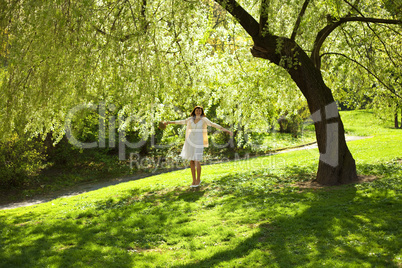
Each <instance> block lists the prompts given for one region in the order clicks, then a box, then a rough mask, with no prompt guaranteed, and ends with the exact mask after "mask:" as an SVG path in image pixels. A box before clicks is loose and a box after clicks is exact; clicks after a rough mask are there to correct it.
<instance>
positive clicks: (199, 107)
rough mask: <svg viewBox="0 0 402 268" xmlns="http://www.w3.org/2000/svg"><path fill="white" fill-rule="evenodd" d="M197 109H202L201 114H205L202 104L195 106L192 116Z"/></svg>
mask: <svg viewBox="0 0 402 268" xmlns="http://www.w3.org/2000/svg"><path fill="white" fill-rule="evenodd" d="M195 109H201V116H205V113H204V108H202V107H201V106H195V107H194V109H193V111H192V112H191V116H195Z"/></svg>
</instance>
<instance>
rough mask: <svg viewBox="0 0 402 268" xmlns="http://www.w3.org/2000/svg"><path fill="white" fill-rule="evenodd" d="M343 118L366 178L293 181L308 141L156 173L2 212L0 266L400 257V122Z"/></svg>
mask: <svg viewBox="0 0 402 268" xmlns="http://www.w3.org/2000/svg"><path fill="white" fill-rule="evenodd" d="M342 117H343V118H344V121H345V128H346V131H348V132H350V133H351V134H352V135H366V136H373V137H371V138H368V139H364V140H358V141H353V142H350V143H349V146H350V149H351V151H352V153H353V155H354V157H355V159H356V161H357V164H358V172H359V174H360V175H374V176H377V177H378V179H377V180H375V181H374V182H371V183H361V184H354V185H346V186H336V187H326V188H318V189H311V188H302V187H301V186H300V185H298V184H297V183H300V182H306V181H310V180H312V178H313V177H314V172H315V170H316V167H317V158H318V152H317V150H316V149H313V150H301V151H296V152H291V153H286V154H278V155H273V156H266V157H258V158H251V159H243V160H240V161H233V162H228V163H222V164H216V165H209V166H204V167H203V177H202V178H203V182H202V186H201V187H200V188H199V189H191V188H189V187H188V185H189V184H190V183H191V179H190V173H189V171H188V170H181V171H175V172H170V173H165V174H161V175H157V176H153V177H149V178H146V179H142V180H138V181H133V182H128V183H123V184H119V185H116V186H111V187H107V188H103V189H100V190H98V191H93V192H90V193H86V194H82V195H79V196H75V197H70V198H60V199H57V200H54V201H52V202H49V203H45V204H42V205H36V206H33V207H25V208H19V209H13V210H2V211H0V228H1V240H0V266H1V267H259V266H260V267H292V266H299V267H402V235H401V230H400V226H402V185H401V181H402V167H401V166H402V151H401V149H402V130H395V129H390V128H389V129H387V128H383V127H381V124H379V123H378V122H377V121H376V120H375V119H372V118H373V117H372V115H371V114H370V113H367V112H360V111H357V112H356V111H354V112H343V113H342ZM356 118H359V121H356ZM373 126H375V127H376V129H374V130H372V131H371V130H370V129H372V127H373Z"/></svg>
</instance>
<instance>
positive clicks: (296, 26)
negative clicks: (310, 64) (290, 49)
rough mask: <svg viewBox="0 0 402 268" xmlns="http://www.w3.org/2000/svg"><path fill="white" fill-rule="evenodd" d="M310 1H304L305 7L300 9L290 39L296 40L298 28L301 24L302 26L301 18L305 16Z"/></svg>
mask: <svg viewBox="0 0 402 268" xmlns="http://www.w3.org/2000/svg"><path fill="white" fill-rule="evenodd" d="M309 3H310V0H306V1H304V4H303V7H302V9H301V10H300V13H299V16H298V17H297V20H296V23H295V26H294V27H293V32H292V35H291V37H290V39H291V40H293V41H294V40H295V38H296V34H297V29H299V26H300V23H301V19H302V17H303V16H304V13H305V12H306V9H307V6H308V4H309Z"/></svg>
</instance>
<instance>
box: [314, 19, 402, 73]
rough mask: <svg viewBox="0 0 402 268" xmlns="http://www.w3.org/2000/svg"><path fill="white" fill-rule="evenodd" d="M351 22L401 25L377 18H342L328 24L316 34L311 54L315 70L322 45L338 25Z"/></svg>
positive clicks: (399, 21) (398, 21) (394, 21)
mask: <svg viewBox="0 0 402 268" xmlns="http://www.w3.org/2000/svg"><path fill="white" fill-rule="evenodd" d="M352 21H361V22H372V23H382V24H394V25H398V24H402V21H401V20H388V19H377V18H367V17H344V18H340V19H339V20H338V21H335V22H334V23H332V24H329V25H327V26H325V27H324V29H322V30H321V31H319V32H318V34H317V37H316V39H315V42H314V48H313V51H312V53H311V59H312V61H313V62H314V65H315V66H316V68H318V69H320V66H321V62H320V55H319V53H320V50H321V47H322V45H323V44H324V41H325V39H326V38H327V37H328V36H329V35H330V34H331V33H332V32H333V31H334V30H335V29H336V28H337V27H338V26H340V25H342V24H343V23H346V22H352Z"/></svg>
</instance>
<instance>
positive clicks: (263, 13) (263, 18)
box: [260, 0, 269, 35]
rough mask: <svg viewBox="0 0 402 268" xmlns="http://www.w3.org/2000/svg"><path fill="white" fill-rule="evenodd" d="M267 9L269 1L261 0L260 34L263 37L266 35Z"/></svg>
mask: <svg viewBox="0 0 402 268" xmlns="http://www.w3.org/2000/svg"><path fill="white" fill-rule="evenodd" d="M268 9H269V0H261V7H260V34H262V35H265V33H268V30H269V29H268V25H267V22H268Z"/></svg>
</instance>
